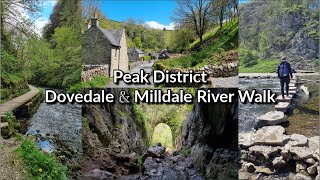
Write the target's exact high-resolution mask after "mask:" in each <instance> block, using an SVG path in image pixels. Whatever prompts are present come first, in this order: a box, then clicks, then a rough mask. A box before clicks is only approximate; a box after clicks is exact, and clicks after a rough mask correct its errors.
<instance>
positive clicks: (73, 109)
mask: <svg viewBox="0 0 320 180" xmlns="http://www.w3.org/2000/svg"><path fill="white" fill-rule="evenodd" d="M28 124H29V128H28V131H27V134H31V135H35V134H38V138H37V144H38V146H40V147H41V148H42V149H43V150H45V151H47V152H52V151H54V150H55V148H56V147H57V144H56V142H55V141H54V140H57V139H59V141H60V142H62V143H63V144H65V145H67V146H69V148H70V149H75V150H77V151H78V152H82V133H81V128H82V118H81V105H79V104H76V103H75V104H60V103H56V104H47V103H45V102H42V103H41V104H40V106H39V109H38V111H37V112H36V113H35V114H34V115H33V116H32V118H31V119H30V120H29V122H28Z"/></svg>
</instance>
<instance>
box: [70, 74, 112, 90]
mask: <svg viewBox="0 0 320 180" xmlns="http://www.w3.org/2000/svg"><path fill="white" fill-rule="evenodd" d="M110 82H111V78H110V77H105V76H97V77H95V78H94V79H93V80H91V81H88V82H81V83H76V84H74V85H71V86H70V87H69V88H68V90H67V92H69V93H72V92H76V93H79V92H81V89H83V88H104V87H105V86H106V85H107V84H108V83H110Z"/></svg>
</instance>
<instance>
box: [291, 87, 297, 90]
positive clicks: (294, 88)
mask: <svg viewBox="0 0 320 180" xmlns="http://www.w3.org/2000/svg"><path fill="white" fill-rule="evenodd" d="M289 90H295V91H296V90H297V87H289Z"/></svg>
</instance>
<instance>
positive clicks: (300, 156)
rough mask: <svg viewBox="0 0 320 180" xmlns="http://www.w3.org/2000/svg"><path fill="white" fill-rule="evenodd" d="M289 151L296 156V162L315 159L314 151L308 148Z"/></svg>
mask: <svg viewBox="0 0 320 180" xmlns="http://www.w3.org/2000/svg"><path fill="white" fill-rule="evenodd" d="M289 151H290V152H291V153H292V154H295V158H296V160H304V159H307V158H312V157H313V152H314V151H313V150H312V149H311V148H308V147H290V148H289Z"/></svg>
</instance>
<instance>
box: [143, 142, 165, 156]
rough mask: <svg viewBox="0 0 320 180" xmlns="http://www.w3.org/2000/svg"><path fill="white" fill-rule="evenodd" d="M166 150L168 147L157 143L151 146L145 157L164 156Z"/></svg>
mask: <svg viewBox="0 0 320 180" xmlns="http://www.w3.org/2000/svg"><path fill="white" fill-rule="evenodd" d="M165 151H166V148H165V147H163V146H161V144H160V143H158V144H156V145H155V146H153V147H150V148H149V149H148V151H147V153H146V154H145V157H152V158H163V157H164V152H165Z"/></svg>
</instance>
